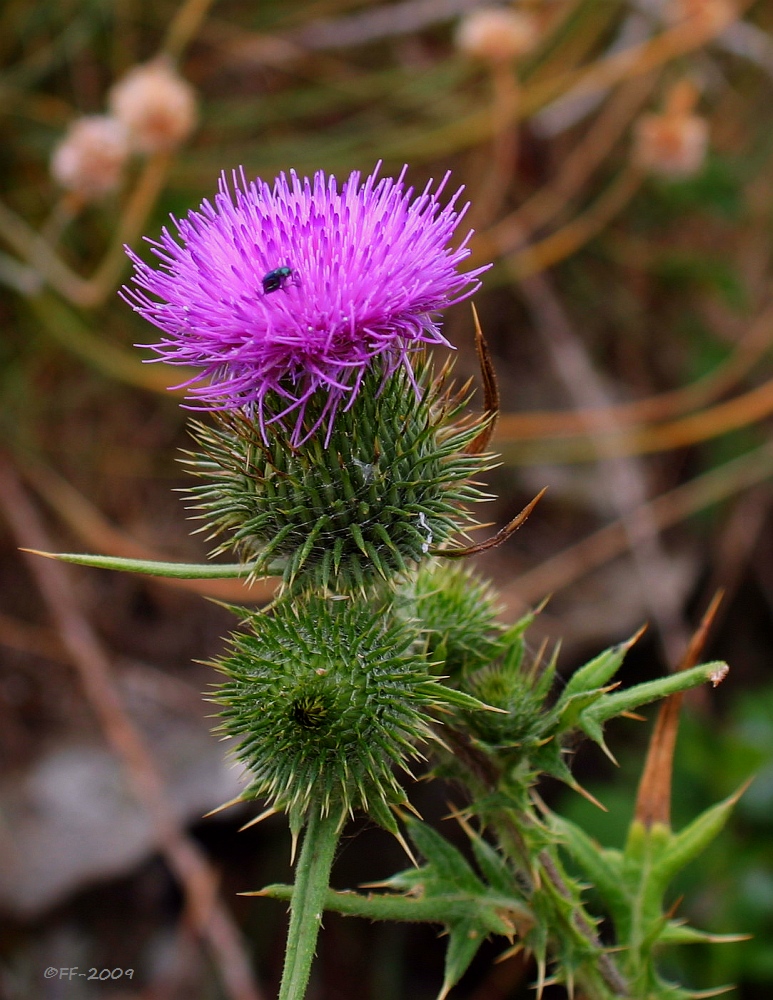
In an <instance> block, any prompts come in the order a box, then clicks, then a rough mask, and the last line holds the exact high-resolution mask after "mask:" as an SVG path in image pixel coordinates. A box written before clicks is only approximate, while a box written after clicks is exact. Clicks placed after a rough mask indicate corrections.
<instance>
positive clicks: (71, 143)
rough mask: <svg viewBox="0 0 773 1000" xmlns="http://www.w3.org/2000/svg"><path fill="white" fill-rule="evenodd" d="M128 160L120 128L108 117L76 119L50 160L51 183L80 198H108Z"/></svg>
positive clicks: (123, 132) (123, 135)
mask: <svg viewBox="0 0 773 1000" xmlns="http://www.w3.org/2000/svg"><path fill="white" fill-rule="evenodd" d="M128 156H129V138H128V135H127V133H126V129H125V128H124V126H123V124H122V123H121V122H120V121H118V120H117V119H116V118H113V117H111V116H110V115H88V116H86V117H84V118H78V119H76V120H75V121H74V122H73V123H72V124H71V125H70V127H69V129H68V130H67V133H66V134H65V136H64V138H63V139H62V141H61V142H60V143H59V145H58V146H57V147H56V148H55V149H54V152H53V155H52V157H51V174H52V176H53V178H54V180H55V181H56V182H57V183H58V184H60V185H61V186H62V187H63V188H66V189H67V190H68V191H72V192H74V193H76V194H78V195H80V196H81V197H83V198H86V199H89V200H90V199H95V198H101V197H102V196H103V195H106V194H109V193H110V192H111V191H115V189H116V188H117V187H118V186H119V185H120V183H121V177H122V174H123V167H124V164H125V163H126V160H127V158H128Z"/></svg>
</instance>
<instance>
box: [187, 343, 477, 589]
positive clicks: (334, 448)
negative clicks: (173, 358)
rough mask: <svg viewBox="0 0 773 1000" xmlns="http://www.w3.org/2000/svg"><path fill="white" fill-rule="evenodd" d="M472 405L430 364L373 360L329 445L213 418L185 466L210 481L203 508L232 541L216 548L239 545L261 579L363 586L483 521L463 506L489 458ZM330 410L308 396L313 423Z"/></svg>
mask: <svg viewBox="0 0 773 1000" xmlns="http://www.w3.org/2000/svg"><path fill="white" fill-rule="evenodd" d="M466 402H467V400H466V399H465V398H464V397H463V395H461V394H459V395H452V394H451V392H450V387H448V386H447V385H446V384H445V381H444V377H442V376H441V378H439V379H435V380H433V379H432V377H431V369H430V367H429V365H428V363H427V362H426V361H423V362H419V363H417V365H416V372H415V373H414V372H413V371H410V372H408V371H406V369H405V368H400V369H398V370H397V371H395V372H392V373H391V374H390V375H385V372H384V369H383V367H382V366H381V365H380V364H376V365H374V366H372V367H371V368H370V369H369V370H368V371H367V372H366V374H365V376H364V377H363V380H362V385H361V387H360V391H359V393H358V394H357V396H356V398H355V400H354V401H353V403H352V405H351V406H350V407H349V408H348V409H346V410H344V411H342V412H340V413H339V414H338V417H337V418H336V422H335V425H334V427H333V429H332V432H331V436H330V440H329V442H327V444H325V443H323V442H322V441H321V440H320V438H319V437H308V438H307V440H306V441H305V442H304V444H303V445H301V446H300V447H297V448H293V447H292V444H291V442H290V441H289V440H288V439H287V434H283V433H281V432H280V431H279V429H277V431H275V433H274V434H273V435H272V437H271V439H270V440H269V442H268V443H265V442H264V440H263V437H262V435H261V431H260V427H259V425H258V424H257V422H256V421H254V420H251V419H249V418H248V417H245V415H244V414H239V413H238V412H237V413H230V412H227V411H226V412H220V413H215V414H214V417H215V419H214V421H213V424H212V425H210V424H203V423H196V424H194V426H193V434H194V437H195V439H196V441H197V443H198V444H199V446H200V448H201V453H200V454H198V455H193V456H192V459H191V460H190V461H189V462H188V464H189V466H190V467H191V471H192V472H193V473H194V474H195V475H197V476H199V477H200V478H202V479H204V480H205V483H204V485H202V486H200V487H197V488H195V489H194V490H193V491H191V496H192V499H194V500H195V501H196V506H195V509H197V510H199V511H201V512H202V514H201V517H202V519H203V520H205V521H206V522H207V525H208V527H209V528H210V530H211V532H212V534H220V533H228V535H229V536H230V537H228V538H226V540H225V541H223V543H222V544H221V545H220V546H219V548H218V549H217V550H216V551H217V552H224V551H229V550H235V551H236V552H237V553H238V554H239V557H240V559H241V560H242V561H244V562H247V563H254V564H255V573H256V574H257V575H260V574H261V573H281V574H283V575H284V581H285V583H286V584H292V583H294V582H295V581H297V584H298V587H308V586H321V587H329V588H331V589H333V590H335V591H337V592H339V593H346V592H350V591H352V590H356V589H358V590H360V591H364V590H365V588H366V587H367V586H368V585H370V584H372V583H375V582H377V581H378V580H379V578H380V579H383V580H389V579H390V578H391V577H393V576H394V574H396V573H400V572H402V571H405V570H406V569H407V568H408V567H409V566H412V565H413V564H416V563H418V562H420V561H422V560H424V559H426V558H427V557H428V555H429V553H430V550H432V549H434V548H435V547H437V546H438V545H442V543H443V542H444V541H446V540H447V539H448V538H449V537H450V536H451V535H453V534H454V533H455V532H457V531H459V530H461V529H463V528H464V527H469V526H470V525H471V524H473V523H474V519H473V518H472V516H471V514H470V513H469V512H468V511H467V510H466V509H465V507H464V506H463V505H464V504H465V503H469V502H474V501H476V500H482V499H486V497H485V494H483V493H481V492H480V491H479V490H478V489H477V488H476V486H475V485H474V484H473V483H471V482H470V479H471V478H472V477H473V476H475V475H476V474H478V473H480V472H482V471H483V470H485V469H487V468H490V467H491V464H492V462H491V456H490V455H487V454H482V455H471V454H467V453H466V452H465V450H464V449H465V448H466V446H467V445H468V444H469V443H470V442H471V441H472V440H473V438H474V437H475V436H476V434H477V433H478V432H479V431H480V428H481V426H482V424H483V421H482V419H481V418H473V417H470V416H468V415H464V414H463V411H464V409H465V406H466ZM284 403H285V400H284V399H282V397H277V398H276V399H274V400H267V404H266V405H267V406H269V407H272V406H273V407H275V408H277V409H279V410H281V408H282V407H283V406H284ZM328 405H329V403H328V399H327V395H326V393H325V392H324V391H322V390H319V391H318V392H317V393H316V394H315V395H314V396H312V397H311V398H310V399H309V400H308V402H307V403H306V411H305V419H306V420H307V421H308V423H309V425H314V424H315V423H317V422H318V420H319V416H320V413H324V411H325V408H326V407H327V406H328ZM460 412H461V414H462V415H461V416H460Z"/></svg>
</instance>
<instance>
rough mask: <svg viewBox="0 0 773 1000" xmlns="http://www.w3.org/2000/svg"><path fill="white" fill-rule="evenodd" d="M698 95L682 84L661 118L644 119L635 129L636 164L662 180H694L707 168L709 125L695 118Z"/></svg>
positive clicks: (667, 98) (672, 93) (688, 84)
mask: <svg viewBox="0 0 773 1000" xmlns="http://www.w3.org/2000/svg"><path fill="white" fill-rule="evenodd" d="M697 96H698V94H697V91H696V90H695V87H694V86H693V84H691V83H690V82H689V81H680V82H679V83H677V84H676V85H675V86H674V87H673V88H672V89H671V91H670V93H669V94H668V95H667V97H666V101H665V110H664V111H663V112H662V113H661V114H647V115H642V116H641V117H640V118H639V120H638V121H637V122H636V124H635V126H634V146H633V159H634V162H635V163H636V164H637V165H638V166H639V167H641V168H642V169H643V170H646V171H649V172H650V173H653V174H657V175H658V176H660V177H674V178H678V177H691V176H693V175H694V174H696V173H698V171H699V170H700V169H701V167H702V166H703V162H704V160H705V158H706V150H707V148H708V144H709V125H708V122H707V121H706V119H705V118H703V117H702V116H700V115H696V114H692V113H691V112H692V108H693V107H694V105H695V102H696V100H697Z"/></svg>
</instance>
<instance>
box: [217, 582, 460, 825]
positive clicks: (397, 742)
mask: <svg viewBox="0 0 773 1000" xmlns="http://www.w3.org/2000/svg"><path fill="white" fill-rule="evenodd" d="M245 614H246V619H245V621H246V624H248V625H249V627H250V633H249V634H241V633H239V634H235V635H234V636H232V639H231V646H232V649H231V652H230V655H227V656H226V657H225V658H224V659H222V660H220V661H219V662H217V663H216V664H215V666H217V667H218V669H219V670H221V671H222V672H223V673H224V674H226V675H227V677H228V680H227V681H226V682H225V683H224V684H223V685H222V686H220V687H219V688H218V690H217V692H216V694H215V696H214V699H213V700H214V701H215V702H217V703H218V704H220V705H222V706H223V711H222V717H223V719H224V721H223V724H222V727H221V728H222V731H223V732H225V733H226V734H228V735H230V736H234V737H237V738H238V740H239V745H238V748H237V750H236V755H237V756H238V757H239V759H240V760H242V761H243V762H244V763H245V764H246V765H247V767H248V768H249V770H250V772H251V774H252V778H253V781H252V784H251V786H250V789H249V792H248V794H249V795H250V796H255V797H265V798H267V799H268V800H269V802H270V803H271V804H272V805H274V806H276V807H277V808H280V809H283V810H285V811H287V812H288V813H289V818H290V823H291V826H292V827H293V829H295V830H298V829H300V827H301V826H302V825H303V822H304V820H305V818H306V817H307V815H308V813H309V812H310V810H312V809H314V810H316V811H317V812H319V813H321V814H327V813H330V812H340V813H341V815H343V814H344V813H345V812H352V811H353V810H354V809H357V808H361V809H363V810H365V811H366V812H368V813H369V814H370V815H371V817H372V818H373V819H375V820H376V821H377V822H379V823H381V824H382V825H384V826H386V827H387V828H389V829H394V830H396V825H395V821H394V818H393V816H392V813H391V812H390V809H389V806H390V805H393V804H398V803H400V802H404V801H405V795H404V792H403V790H402V788H401V787H400V785H399V783H398V782H397V780H396V778H395V776H394V773H393V769H394V765H395V764H397V765H399V766H400V767H402V768H403V769H404V770H405V771H408V767H407V764H406V761H407V760H408V759H410V758H412V757H413V758H416V757H418V756H420V755H419V754H418V753H417V751H416V748H415V745H416V743H417V742H420V741H423V740H427V739H430V738H432V736H431V732H430V729H429V726H428V723H429V721H430V720H429V716H428V712H429V711H430V710H432V709H433V708H436V707H440V708H442V707H443V705H444V703H445V701H446V696H445V693H444V689H443V688H442V686H441V685H439V684H438V683H437V682H435V681H432V680H431V678H430V676H429V674H428V673H427V665H426V662H425V660H424V657H423V656H422V655H421V654H417V653H416V652H415V647H416V630H415V628H412V627H411V626H410V624H409V623H407V622H399V621H394V620H389V619H388V618H387V616H386V614H378V613H375V612H374V610H373V609H372V608H370V607H368V606H367V605H366V606H363V605H362V603H359V602H358V603H355V602H351V601H348V600H341V599H334V598H323V597H318V596H311V595H307V596H305V597H303V598H297V597H296V598H295V599H294V600H293V601H292V602H291V601H289V600H287V599H284V600H280V601H279V602H278V603H277V604H276V605H274V607H273V608H272V610H271V611H270V612H268V613H260V612H245ZM449 694H450V695H451V696H453V692H449Z"/></svg>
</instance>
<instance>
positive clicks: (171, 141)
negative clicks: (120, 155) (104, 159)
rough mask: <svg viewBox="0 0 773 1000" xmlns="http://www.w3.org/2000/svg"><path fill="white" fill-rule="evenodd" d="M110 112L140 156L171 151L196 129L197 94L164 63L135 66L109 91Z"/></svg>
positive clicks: (158, 60) (154, 62) (161, 61)
mask: <svg viewBox="0 0 773 1000" xmlns="http://www.w3.org/2000/svg"><path fill="white" fill-rule="evenodd" d="M108 100H109V105H110V109H111V111H112V112H113V114H114V115H115V117H116V118H118V119H119V120H120V121H121V122H123V124H124V125H125V126H126V128H127V130H128V131H129V134H130V136H131V140H132V145H133V147H134V148H135V149H136V150H138V151H139V152H140V153H157V152H163V151H164V150H169V149H174V148H175V147H176V146H179V145H180V143H181V142H183V141H184V140H185V139H187V138H188V136H189V135H190V134H191V132H192V131H193V129H194V127H195V125H196V119H197V113H196V94H195V91H194V89H193V87H191V85H190V84H189V83H187V82H186V81H185V80H183V78H182V77H181V76H180V75H179V74H178V73H176V72H175V70H174V69H173V68H172V66H170V65H169V64H168V63H167V62H165V61H164V60H160V59H156V60H154V61H153V62H149V63H145V64H143V65H142V66H135V67H134V69H132V70H130V71H129V72H128V73H127V74H126V76H124V77H123V79H121V80H119V81H118V83H116V84H115V85H114V86H113V88H112V89H111V91H110V94H109V97H108Z"/></svg>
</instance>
